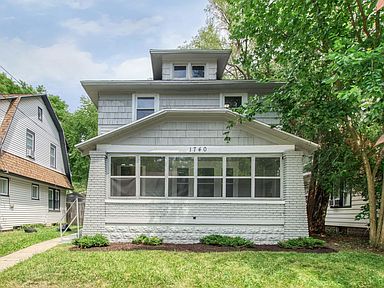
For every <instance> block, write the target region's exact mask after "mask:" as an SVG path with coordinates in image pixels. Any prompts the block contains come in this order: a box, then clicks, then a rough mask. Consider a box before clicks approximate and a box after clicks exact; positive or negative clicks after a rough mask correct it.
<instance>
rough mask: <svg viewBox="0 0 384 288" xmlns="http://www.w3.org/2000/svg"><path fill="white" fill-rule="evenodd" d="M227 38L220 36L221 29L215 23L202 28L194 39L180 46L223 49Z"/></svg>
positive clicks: (183, 47)
mask: <svg viewBox="0 0 384 288" xmlns="http://www.w3.org/2000/svg"><path fill="white" fill-rule="evenodd" d="M224 41H225V40H224V39H222V38H221V37H220V33H219V30H218V29H217V28H216V27H215V25H214V24H213V23H208V24H207V25H206V26H204V27H203V28H200V29H199V31H198V32H197V35H196V36H194V37H193V38H192V40H191V41H190V42H189V43H187V42H185V43H184V45H182V46H180V47H179V48H182V49H223V48H224V45H225V42H224Z"/></svg>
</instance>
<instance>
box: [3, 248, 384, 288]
mask: <svg viewBox="0 0 384 288" xmlns="http://www.w3.org/2000/svg"><path fill="white" fill-rule="evenodd" d="M69 247H70V246H69V245H65V246H59V247H57V248H54V249H52V250H50V251H48V252H46V253H43V254H40V255H36V256H34V257H33V258H32V259H30V260H27V261H25V262H23V263H20V264H18V265H16V266H14V267H12V268H10V269H8V270H6V271H4V272H2V273H0V278H1V279H2V280H1V285H3V286H2V287H327V288H328V287H384V256H382V255H378V254H374V253H367V252H349V251H342V252H339V253H330V254H303V253H293V252H292V253H282V252H221V253H191V252H167V251H109V252H101V251H69V250H68V248H69Z"/></svg>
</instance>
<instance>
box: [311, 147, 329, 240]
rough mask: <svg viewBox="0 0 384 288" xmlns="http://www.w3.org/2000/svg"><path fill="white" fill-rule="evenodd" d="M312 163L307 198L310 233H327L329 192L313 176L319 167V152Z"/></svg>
mask: <svg viewBox="0 0 384 288" xmlns="http://www.w3.org/2000/svg"><path fill="white" fill-rule="evenodd" d="M312 164H313V165H312V171H311V174H312V175H311V180H310V182H309V190H308V198H307V217H308V230H309V234H310V235H316V234H317V235H321V234H324V233H325V216H326V214H327V207H328V201H329V194H328V193H326V191H325V190H324V189H322V187H320V185H319V184H318V182H317V181H316V179H315V177H314V176H313V175H314V174H315V171H316V169H318V154H317V153H315V155H314V157H313V163H312Z"/></svg>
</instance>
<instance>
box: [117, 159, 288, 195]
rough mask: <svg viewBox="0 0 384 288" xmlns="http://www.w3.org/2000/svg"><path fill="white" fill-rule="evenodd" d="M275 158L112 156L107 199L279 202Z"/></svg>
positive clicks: (276, 162)
mask: <svg viewBox="0 0 384 288" xmlns="http://www.w3.org/2000/svg"><path fill="white" fill-rule="evenodd" d="M280 162H281V161H280V157H265V158H261V157H257V156H256V157H255V156H208V155H207V156H203V157H202V156H197V155H196V156H194V155H183V156H176V155H175V156H173V155H171V156H164V155H163V156H162V155H157V156H148V155H146V156H112V157H111V160H110V163H111V166H110V175H111V176H110V196H111V197H172V198H173V197H180V198H188V197H190V198H192V197H193V198H203V197H205V198H254V197H257V198H280V165H281V163H280Z"/></svg>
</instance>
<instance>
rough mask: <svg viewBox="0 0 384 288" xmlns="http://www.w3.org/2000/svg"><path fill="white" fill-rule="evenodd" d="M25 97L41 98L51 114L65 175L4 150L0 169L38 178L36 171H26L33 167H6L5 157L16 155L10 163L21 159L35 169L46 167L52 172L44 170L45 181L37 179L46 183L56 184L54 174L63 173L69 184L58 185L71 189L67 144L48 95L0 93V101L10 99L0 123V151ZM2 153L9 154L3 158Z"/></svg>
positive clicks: (7, 165) (56, 178)
mask: <svg viewBox="0 0 384 288" xmlns="http://www.w3.org/2000/svg"><path fill="white" fill-rule="evenodd" d="M27 97H41V99H42V100H43V102H44V104H45V106H46V107H47V110H48V113H49V115H50V116H51V118H52V121H53V123H54V124H55V127H56V129H57V131H58V133H59V138H60V146H61V152H62V155H63V162H64V170H65V175H63V174H61V173H59V172H56V171H54V170H51V169H49V168H45V167H43V166H41V165H39V164H36V163H34V162H31V161H29V160H26V159H23V158H20V157H18V156H15V155H13V154H10V153H6V152H4V151H2V154H1V155H0V157H1V158H0V160H1V163H0V169H1V170H3V171H9V172H10V171H14V172H12V173H13V174H17V173H16V172H17V171H19V172H20V173H21V174H17V175H20V176H23V177H26V178H31V179H36V180H39V179H38V178H35V176H36V173H28V171H33V170H34V169H33V168H31V169H29V170H23V169H19V168H18V167H13V168H12V167H11V169H8V168H9V164H8V163H4V161H5V159H13V158H12V157H17V158H19V160H17V161H16V160H14V161H12V163H18V164H20V163H21V162H20V161H21V160H23V161H26V162H28V163H23V164H25V165H27V166H28V167H32V166H35V170H36V171H40V172H43V171H44V170H42V169H43V168H44V169H47V170H48V171H51V172H52V173H45V172H44V173H45V174H46V175H45V176H44V175H42V176H41V177H40V178H44V179H45V181H43V180H41V179H40V180H39V181H42V182H45V183H48V184H52V185H56V182H57V181H58V178H60V177H61V176H58V175H56V174H59V175H63V176H64V177H66V178H67V180H66V182H68V183H69V186H68V185H65V186H60V187H63V188H68V189H72V185H71V172H70V169H69V161H68V154H67V144H66V141H65V137H64V132H63V128H62V127H61V125H60V122H59V120H58V118H57V116H56V113H55V111H54V110H53V107H52V105H51V103H50V102H49V99H48V96H47V95H46V94H1V95H0V101H10V104H9V106H8V109H7V111H6V113H5V116H4V119H3V121H2V123H1V125H0V151H1V149H2V146H3V143H4V141H5V138H6V137H7V133H8V130H9V128H10V126H11V124H12V120H13V118H14V116H15V114H16V111H17V107H18V105H19V103H20V101H21V99H22V98H27ZM4 153H5V154H4ZM3 154H4V155H6V154H9V155H11V156H5V158H4V155H3ZM20 159H21V160H20ZM31 165H32V166H31ZM3 167H5V168H4V169H3ZM55 173H56V174H55ZM47 177H48V178H47ZM49 178H52V180H51V181H48V180H49ZM60 183H61V184H62V185H64V182H63V181H61V182H60Z"/></svg>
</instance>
